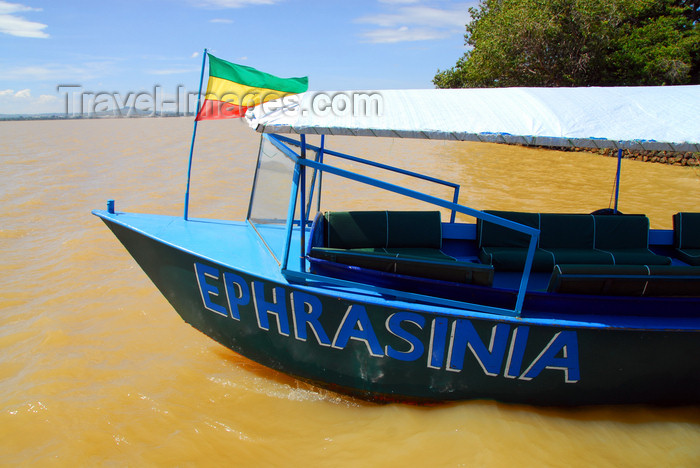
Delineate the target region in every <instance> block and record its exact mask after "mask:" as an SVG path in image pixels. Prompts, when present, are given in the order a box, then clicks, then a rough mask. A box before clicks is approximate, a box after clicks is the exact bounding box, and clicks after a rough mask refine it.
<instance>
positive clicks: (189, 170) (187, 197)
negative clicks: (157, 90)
mask: <svg viewBox="0 0 700 468" xmlns="http://www.w3.org/2000/svg"><path fill="white" fill-rule="evenodd" d="M206 60H207V49H204V54H203V55H202V73H201V74H200V75H199V93H198V94H197V113H196V114H195V118H194V129H193V130H192V143H191V144H190V160H189V163H188V165H187V189H186V190H185V215H184V218H185V221H187V215H188V211H189V207H190V176H191V175H192V153H193V152H194V139H195V137H196V136H197V116H198V115H199V102H200V100H201V99H202V82H203V81H204V63H205V62H206Z"/></svg>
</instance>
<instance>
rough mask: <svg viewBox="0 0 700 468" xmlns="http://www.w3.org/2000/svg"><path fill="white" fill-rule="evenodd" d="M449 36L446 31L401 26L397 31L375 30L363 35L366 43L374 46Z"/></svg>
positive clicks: (387, 29)
mask: <svg viewBox="0 0 700 468" xmlns="http://www.w3.org/2000/svg"><path fill="white" fill-rule="evenodd" d="M447 36H449V33H448V32H446V31H439V30H435V29H427V28H409V27H408V26H401V27H400V28H398V29H389V28H385V29H375V30H374V31H369V32H366V33H364V34H363V37H364V38H365V41H366V42H372V43H375V44H382V43H384V44H389V43H395V42H411V41H430V40H434V39H443V38H445V37H447Z"/></svg>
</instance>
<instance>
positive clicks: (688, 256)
mask: <svg viewBox="0 0 700 468" xmlns="http://www.w3.org/2000/svg"><path fill="white" fill-rule="evenodd" d="M676 255H678V258H680V259H681V260H683V261H684V262H685V263H687V264H688V265H696V266H700V249H676Z"/></svg>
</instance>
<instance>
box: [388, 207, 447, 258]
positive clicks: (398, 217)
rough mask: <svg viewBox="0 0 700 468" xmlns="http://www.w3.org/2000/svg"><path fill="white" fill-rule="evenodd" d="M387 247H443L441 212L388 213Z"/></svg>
mask: <svg viewBox="0 0 700 468" xmlns="http://www.w3.org/2000/svg"><path fill="white" fill-rule="evenodd" d="M387 223H388V231H389V232H388V236H387V239H388V240H387V245H386V247H389V248H392V247H399V248H402V247H432V248H435V249H439V248H440V247H442V221H441V220H440V212H439V211H388V212H387Z"/></svg>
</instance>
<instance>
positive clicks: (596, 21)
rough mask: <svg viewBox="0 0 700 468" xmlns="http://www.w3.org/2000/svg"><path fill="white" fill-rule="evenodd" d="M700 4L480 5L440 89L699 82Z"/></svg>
mask: <svg viewBox="0 0 700 468" xmlns="http://www.w3.org/2000/svg"><path fill="white" fill-rule="evenodd" d="M699 9H700V0H481V1H480V3H479V5H478V7H477V8H470V9H469V13H470V14H471V17H472V20H471V22H470V23H469V24H467V25H466V34H465V36H464V38H465V42H466V45H467V46H470V49H469V50H467V52H466V53H465V54H464V56H463V57H461V58H460V59H459V60H458V61H457V64H456V65H455V66H454V67H453V68H451V69H449V70H443V71H440V70H438V73H437V74H436V75H435V78H434V79H433V83H434V84H435V85H436V86H437V87H439V88H461V87H500V86H594V85H600V86H616V85H626V86H631V85H663V84H688V83H699V82H700V27H698V11H699Z"/></svg>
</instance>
